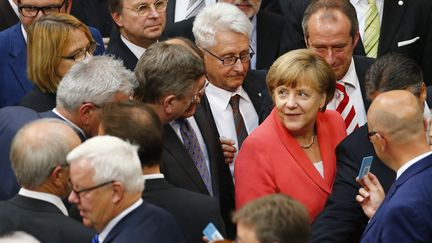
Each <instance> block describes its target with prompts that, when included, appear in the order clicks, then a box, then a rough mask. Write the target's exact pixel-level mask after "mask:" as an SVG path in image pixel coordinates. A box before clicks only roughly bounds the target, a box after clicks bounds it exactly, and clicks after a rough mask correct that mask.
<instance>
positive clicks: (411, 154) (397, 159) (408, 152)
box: [388, 142, 431, 172]
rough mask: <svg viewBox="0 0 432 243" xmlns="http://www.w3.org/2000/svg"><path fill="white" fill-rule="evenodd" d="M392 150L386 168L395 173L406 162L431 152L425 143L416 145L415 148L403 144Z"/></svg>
mask: <svg viewBox="0 0 432 243" xmlns="http://www.w3.org/2000/svg"><path fill="white" fill-rule="evenodd" d="M392 150H393V151H392V153H391V154H392V156H391V158H389V162H391V163H389V164H388V166H389V167H390V168H391V169H392V170H393V171H395V172H397V171H398V170H399V169H400V168H401V167H402V166H404V165H405V164H406V163H407V162H408V161H410V160H412V159H414V158H415V157H418V156H420V155H422V154H424V153H427V152H430V151H431V149H430V147H429V145H428V144H427V143H426V142H425V143H421V144H418V145H417V146H412V145H406V144H404V145H401V146H398V147H396V148H393V149H392Z"/></svg>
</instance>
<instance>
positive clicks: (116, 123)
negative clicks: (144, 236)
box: [100, 102, 225, 243]
mask: <svg viewBox="0 0 432 243" xmlns="http://www.w3.org/2000/svg"><path fill="white" fill-rule="evenodd" d="M125 128H130V129H125ZM100 130H101V131H102V133H103V134H107V135H112V136H116V137H119V138H122V139H124V140H128V141H130V142H131V143H133V144H136V145H139V149H138V156H139V158H140V161H141V166H142V171H143V174H144V178H145V187H144V192H143V199H144V200H145V201H146V202H150V203H153V204H155V205H157V206H159V207H161V208H164V209H166V210H167V211H168V212H170V213H171V214H172V215H174V218H175V219H176V220H177V222H178V224H179V226H180V227H181V228H182V229H183V232H184V233H185V236H186V242H191V243H195V242H196V243H198V242H202V236H201V235H202V231H203V229H204V228H205V227H206V226H207V224H208V223H209V222H212V223H214V224H215V226H216V227H217V228H218V229H219V230H220V231H221V233H222V234H223V235H225V226H224V224H223V221H222V217H221V213H220V209H219V203H218V201H217V200H216V199H215V198H212V197H209V196H206V195H203V194H200V193H195V192H192V191H188V190H185V189H182V188H178V187H174V186H172V185H171V184H170V183H169V182H168V181H167V180H166V179H165V177H164V175H163V174H162V173H161V172H160V161H161V157H162V152H163V142H162V125H161V122H160V120H159V117H158V116H157V115H156V113H155V112H154V111H153V109H151V108H150V107H148V106H147V105H145V104H142V103H140V102H125V103H112V104H108V105H106V106H104V107H103V108H102V113H101V129H100Z"/></svg>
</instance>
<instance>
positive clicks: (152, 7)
mask: <svg viewBox="0 0 432 243" xmlns="http://www.w3.org/2000/svg"><path fill="white" fill-rule="evenodd" d="M149 17H152V18H158V17H159V12H158V11H157V10H156V7H155V5H154V4H152V5H150V13H149Z"/></svg>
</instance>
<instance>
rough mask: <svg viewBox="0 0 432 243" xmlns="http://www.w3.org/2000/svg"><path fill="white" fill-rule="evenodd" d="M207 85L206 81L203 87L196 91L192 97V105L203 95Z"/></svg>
mask: <svg viewBox="0 0 432 243" xmlns="http://www.w3.org/2000/svg"><path fill="white" fill-rule="evenodd" d="M208 85H209V82H208V81H207V80H206V81H205V83H204V86H203V87H202V88H201V89H200V90H198V92H197V93H196V94H195V95H194V96H193V97H192V103H194V102H198V101H199V99H200V97H201V96H202V95H203V94H204V92H205V88H206V87H207V86H208Z"/></svg>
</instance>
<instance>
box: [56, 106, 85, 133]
mask: <svg viewBox="0 0 432 243" xmlns="http://www.w3.org/2000/svg"><path fill="white" fill-rule="evenodd" d="M52 112H54V113H55V114H56V115H57V116H59V117H61V118H62V119H63V120H65V122H67V123H68V124H69V125H70V126H71V127H73V128H74V129H75V130H76V131H78V132H79V133H81V135H82V137H83V138H86V139H87V136H86V135H85V133H84V131H83V130H82V129H81V128H80V127H79V126H77V125H75V123H73V122H71V121H69V120H68V119H67V118H66V117H64V116H62V114H60V113H59V112H58V111H57V110H56V108H54V109H52Z"/></svg>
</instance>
